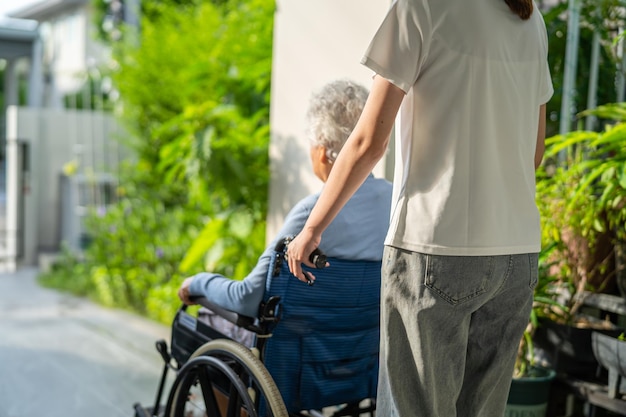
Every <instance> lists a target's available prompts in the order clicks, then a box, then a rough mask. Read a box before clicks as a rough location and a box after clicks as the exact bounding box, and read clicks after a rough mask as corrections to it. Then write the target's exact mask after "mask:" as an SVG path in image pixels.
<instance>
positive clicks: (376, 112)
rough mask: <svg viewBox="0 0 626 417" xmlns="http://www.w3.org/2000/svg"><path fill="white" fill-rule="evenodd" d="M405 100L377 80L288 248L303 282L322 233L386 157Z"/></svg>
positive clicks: (401, 93)
mask: <svg viewBox="0 0 626 417" xmlns="http://www.w3.org/2000/svg"><path fill="white" fill-rule="evenodd" d="M404 96H405V93H404V91H402V90H401V89H400V88H398V87H396V86H395V85H393V84H391V83H390V82H389V81H387V80H386V79H384V78H382V77H380V76H376V77H374V82H373V84H372V88H371V91H370V94H369V96H368V99H367V102H366V104H365V107H364V109H363V113H362V114H361V117H360V119H359V121H358V123H357V125H356V126H355V128H354V130H353V131H352V134H351V135H350V137H349V138H348V140H347V141H346V144H345V145H344V147H343V148H342V150H341V152H339V156H338V157H337V160H336V161H335V163H334V166H333V169H332V170H331V172H330V175H329V177H328V181H327V182H326V184H325V185H324V189H323V190H322V193H321V195H320V198H319V200H318V201H317V204H316V205H315V207H314V208H313V211H312V212H311V215H310V216H309V219H308V220H307V222H306V224H305V225H304V228H303V229H302V231H301V232H300V234H298V236H296V238H295V239H294V240H293V241H291V242H290V243H289V246H288V248H287V255H288V262H289V269H290V270H291V273H292V274H294V275H295V276H296V277H298V279H299V280H300V281H304V282H306V281H307V279H306V277H305V276H304V275H303V272H302V264H303V263H304V264H305V265H308V266H313V264H311V263H310V262H309V260H308V255H309V254H310V253H311V252H313V250H314V249H315V248H316V247H318V246H319V244H320V240H321V236H322V232H323V231H324V230H325V229H326V228H327V227H328V225H329V224H330V223H331V222H332V220H333V219H334V218H335V216H336V215H337V213H339V211H340V210H341V209H342V207H343V206H344V205H345V204H346V202H347V201H348V200H349V199H350V197H352V195H353V194H354V193H355V192H356V190H357V189H358V188H359V187H360V186H361V184H362V183H363V181H365V178H367V176H368V175H369V173H370V172H372V169H374V166H375V165H376V163H377V162H378V161H379V160H380V159H381V158H382V157H383V155H384V154H385V150H386V149H387V145H388V143H389V136H390V134H391V129H392V127H393V123H394V121H395V118H396V114H397V113H398V109H399V108H400V104H401V103H402V99H403V98H404ZM311 278H312V279H315V277H311Z"/></svg>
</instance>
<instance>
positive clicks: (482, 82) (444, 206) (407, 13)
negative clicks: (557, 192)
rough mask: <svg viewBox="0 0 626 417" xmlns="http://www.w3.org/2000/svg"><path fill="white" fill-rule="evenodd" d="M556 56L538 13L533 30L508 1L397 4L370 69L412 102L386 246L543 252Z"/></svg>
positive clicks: (473, 252)
mask: <svg viewBox="0 0 626 417" xmlns="http://www.w3.org/2000/svg"><path fill="white" fill-rule="evenodd" d="M547 54H548V45H547V34H546V28H545V23H544V21H543V18H542V16H541V13H540V11H539V10H538V9H537V7H536V5H535V9H534V12H533V14H532V16H531V18H530V19H529V20H526V21H524V20H522V19H520V18H519V17H518V16H517V15H516V14H514V13H513V12H511V11H510V9H509V7H508V6H507V5H506V3H505V2H504V0H472V1H467V0H397V1H394V3H393V4H392V6H391V8H390V10H389V12H388V14H387V16H386V18H385V20H384V21H383V23H382V25H381V26H380V28H379V29H378V31H377V33H376V35H375V36H374V39H373V40H372V42H371V44H370V46H369V48H368V50H367V51H366V53H365V56H364V57H363V60H362V63H363V64H364V65H366V66H367V67H368V68H370V69H372V70H373V71H375V72H376V73H377V74H379V75H380V76H382V77H384V78H386V79H387V80H389V81H390V82H391V83H393V84H395V85H396V86H398V87H399V88H401V89H402V90H404V91H405V92H406V93H407V95H406V97H405V98H404V100H403V103H402V106H401V109H400V113H399V119H400V120H399V123H396V135H397V136H399V138H400V140H399V141H397V143H398V145H397V146H400V147H401V154H402V161H401V163H402V166H401V170H400V171H401V175H400V176H401V178H398V177H396V179H395V181H394V187H399V188H397V189H396V190H395V192H394V195H396V196H398V199H397V201H394V203H393V206H392V219H391V225H390V229H389V234H388V235H387V239H386V244H388V245H391V246H395V247H399V248H404V249H407V250H411V251H415V252H422V253H429V254H438V255H469V256H479V255H501V254H516V253H532V252H539V250H540V246H541V243H540V241H541V233H540V222H539V212H538V210H537V206H536V203H535V170H534V154H535V147H536V142H537V127H538V121H539V107H540V105H542V104H544V103H546V102H547V101H548V100H549V99H550V97H551V96H552V93H553V87H552V82H551V79H550V70H549V67H548V63H547ZM397 163H400V161H398V162H397Z"/></svg>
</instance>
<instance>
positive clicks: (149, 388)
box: [0, 268, 173, 417]
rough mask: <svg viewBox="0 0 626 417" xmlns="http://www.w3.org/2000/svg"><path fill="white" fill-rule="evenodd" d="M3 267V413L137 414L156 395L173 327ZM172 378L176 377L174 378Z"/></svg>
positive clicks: (31, 272) (14, 416) (2, 416)
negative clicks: (162, 344) (158, 346)
mask: <svg viewBox="0 0 626 417" xmlns="http://www.w3.org/2000/svg"><path fill="white" fill-rule="evenodd" d="M36 274H37V271H36V270H35V269H28V268H26V269H20V270H19V271H18V272H17V273H12V274H8V273H2V274H0V417H57V416H58V417H79V416H80V417H84V416H89V417H117V416H119V417H122V416H126V417H132V416H134V411H133V407H132V405H133V404H134V403H135V402H140V403H142V404H144V405H148V404H151V402H152V401H153V400H154V395H155V393H156V388H157V384H158V379H159V377H160V373H161V369H162V360H161V359H160V356H159V355H158V353H157V352H156V350H155V348H154V342H155V341H156V340H157V339H160V338H164V339H166V340H168V344H169V334H170V330H169V328H168V327H167V326H161V325H158V324H155V323H154V322H151V321H148V320H146V319H142V318H140V317H138V316H135V315H133V314H130V313H126V312H122V311H118V310H111V309H107V308H103V307H100V306H97V305H95V304H93V303H91V302H88V301H86V300H83V299H80V298H76V297H72V296H69V295H67V294H63V293H60V292H57V291H52V290H48V289H44V288H41V287H39V286H38V284H37V282H36ZM170 379H173V377H172V378H170Z"/></svg>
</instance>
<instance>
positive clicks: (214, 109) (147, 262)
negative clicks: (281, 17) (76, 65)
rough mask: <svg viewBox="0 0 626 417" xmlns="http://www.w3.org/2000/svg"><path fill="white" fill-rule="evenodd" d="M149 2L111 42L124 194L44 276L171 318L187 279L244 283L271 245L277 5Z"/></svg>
mask: <svg viewBox="0 0 626 417" xmlns="http://www.w3.org/2000/svg"><path fill="white" fill-rule="evenodd" d="M148 3H150V2H148ZM99 4H100V5H101V6H102V5H104V3H102V2H100V3H99ZM142 6H145V7H147V8H148V9H149V10H148V11H149V13H145V14H144V19H143V20H142V25H141V34H140V37H141V39H140V42H128V39H125V38H122V39H121V40H120V41H119V42H116V43H115V44H114V51H115V52H114V56H115V63H114V64H115V65H112V66H111V67H112V68H115V71H113V73H112V74H111V76H112V78H113V80H114V83H115V87H116V89H117V90H118V91H119V93H120V95H121V99H120V104H121V105H122V106H123V110H124V111H123V112H119V113H118V114H119V115H120V117H121V120H122V121H123V122H125V125H126V128H127V129H126V132H128V135H126V136H124V137H122V138H120V139H121V141H122V142H123V143H124V144H125V145H126V147H128V148H130V149H131V151H132V153H133V155H132V161H129V163H128V164H127V165H125V166H122V167H121V168H120V171H119V172H118V178H119V187H118V194H119V198H118V201H117V202H116V203H115V204H113V205H111V206H108V207H106V208H105V207H94V208H93V210H92V211H91V212H90V213H89V214H88V217H87V226H88V231H89V235H90V237H91V243H90V245H89V246H88V247H87V249H86V250H85V252H84V254H83V256H81V257H78V256H75V254H72V253H67V254H64V256H63V257H62V259H61V261H60V262H59V263H58V265H57V266H55V268H54V271H53V273H52V274H49V275H47V276H43V277H42V280H43V281H45V282H46V283H47V285H53V286H55V287H58V288H64V289H67V290H70V291H73V292H80V294H81V295H86V296H89V297H91V298H93V299H95V300H97V301H98V302H100V303H103V304H106V305H111V306H115V307H123V308H128V309H132V310H134V311H137V312H140V313H142V314H146V315H148V316H150V317H153V318H155V319H157V320H159V321H162V322H165V323H169V322H170V321H171V319H172V317H173V314H174V312H175V310H176V308H177V307H178V306H179V304H180V301H179V300H178V298H177V296H176V290H177V288H178V286H179V285H180V282H181V281H182V279H183V278H184V277H185V276H187V275H188V274H192V273H196V272H201V271H203V270H207V269H210V270H212V271H215V272H218V273H221V274H223V275H226V276H229V277H231V278H233V279H241V278H243V277H244V276H245V275H246V274H247V273H248V272H249V271H250V270H251V269H252V267H253V266H254V264H255V263H256V260H257V258H258V256H259V255H260V253H261V252H262V250H263V248H264V245H265V218H266V213H267V200H268V197H267V195H268V194H267V193H268V182H269V161H268V144H269V97H270V94H269V91H270V80H271V56H272V54H271V52H272V30H273V13H274V1H273V0H252V1H247V2H240V1H238V0H216V1H212V2H200V1H196V0H189V1H187V0H171V1H169V0H159V1H158V2H152V3H150V4H145V5H143V3H142ZM199 28H201V29H200V30H199Z"/></svg>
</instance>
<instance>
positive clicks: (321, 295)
mask: <svg viewBox="0 0 626 417" xmlns="http://www.w3.org/2000/svg"><path fill="white" fill-rule="evenodd" d="M329 263H330V266H329V267H327V268H324V269H321V270H318V269H316V270H314V271H313V273H314V274H315V276H316V278H317V279H316V281H315V285H313V286H308V285H307V284H305V283H303V282H300V281H298V280H297V279H296V278H295V277H294V276H293V275H291V273H290V272H289V269H288V267H287V264H286V262H283V265H282V266H281V267H280V273H279V274H278V275H277V276H272V268H270V272H269V274H270V276H269V277H268V280H267V286H266V291H265V299H266V300H267V299H268V298H269V297H270V296H275V295H278V296H280V297H281V303H280V306H279V314H280V322H279V323H278V325H277V326H276V328H275V329H274V331H273V336H272V337H271V338H269V340H268V342H267V343H268V344H267V346H266V349H265V357H264V359H263V363H264V364H265V366H266V367H267V369H268V371H269V372H270V374H271V375H272V377H273V379H274V380H275V382H276V385H277V386H278V389H279V390H280V392H281V394H282V396H283V399H284V401H285V404H286V405H287V409H288V410H289V412H298V411H301V410H310V409H321V408H323V407H326V406H330V405H337V404H343V403H347V402H354V401H358V400H361V399H364V398H373V397H375V396H376V383H377V375H378V350H379V312H380V307H379V306H380V269H381V263H380V262H370V261H346V260H339V259H333V258H331V259H329Z"/></svg>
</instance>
